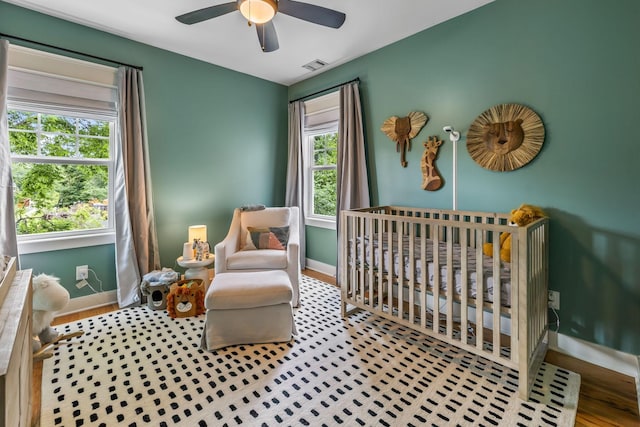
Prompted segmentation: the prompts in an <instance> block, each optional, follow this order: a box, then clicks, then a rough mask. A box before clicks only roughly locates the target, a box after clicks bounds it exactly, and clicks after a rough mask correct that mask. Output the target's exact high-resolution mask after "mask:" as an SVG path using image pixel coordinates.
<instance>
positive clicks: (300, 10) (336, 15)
mask: <svg viewBox="0 0 640 427" xmlns="http://www.w3.org/2000/svg"><path fill="white" fill-rule="evenodd" d="M278 12H279V13H284V14H285V15H289V16H293V17H294V18H298V19H302V20H304V21H308V22H313V23H314V24H318V25H324V26H325V27H331V28H340V27H341V26H342V24H343V23H344V20H345V18H346V17H347V15H345V14H344V13H342V12H338V11H337V10H333V9H327V8H326V7H322V6H316V5H314V4H309V3H302V2H299V1H293V0H280V1H278Z"/></svg>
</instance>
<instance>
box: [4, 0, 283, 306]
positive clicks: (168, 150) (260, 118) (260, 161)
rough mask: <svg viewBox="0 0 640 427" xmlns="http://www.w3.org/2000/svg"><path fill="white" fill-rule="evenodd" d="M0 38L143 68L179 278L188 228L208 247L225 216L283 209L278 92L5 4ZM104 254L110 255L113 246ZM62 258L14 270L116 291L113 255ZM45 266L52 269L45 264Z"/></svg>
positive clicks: (158, 207) (76, 253) (163, 214)
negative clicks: (92, 279) (86, 280)
mask: <svg viewBox="0 0 640 427" xmlns="http://www.w3.org/2000/svg"><path fill="white" fill-rule="evenodd" d="M0 32H1V33H5V34H10V35H14V36H18V37H23V38H27V39H31V40H35V41H39V42H43V43H47V44H51V45H54V46H61V47H64V48H67V49H72V50H77V51H80V52H83V53H88V54H92V55H96V56H100V57H104V58H109V59H115V60H118V61H121V62H125V63H129V64H135V65H140V66H143V67H144V86H145V94H146V109H147V128H148V139H149V152H150V162H151V177H152V182H153V189H154V191H153V198H154V205H155V218H156V222H157V229H158V240H159V248H160V254H161V261H162V265H163V266H165V267H173V268H175V269H176V270H179V271H183V269H181V268H180V267H179V266H177V265H176V264H175V259H176V257H178V256H180V255H182V244H183V243H184V242H186V241H187V228H188V226H189V225H193V224H206V225H207V226H208V237H209V240H210V241H211V242H217V241H220V240H222V239H223V238H224V236H225V234H226V232H227V230H228V228H229V223H230V222H231V216H232V213H233V208H235V207H237V206H240V205H243V204H248V203H264V204H267V205H282V204H283V203H284V192H285V190H284V183H285V176H286V173H285V170H286V158H287V144H286V140H287V88H286V87H285V86H282V85H279V84H276V83H272V82H268V81H265V80H262V79H258V78H255V77H252V76H249V75H246V74H242V73H238V72H235V71H231V70H229V69H225V68H222V67H218V66H215V65H211V64H207V63H204V62H201V61H197V60H194V59H191V58H187V57H185V56H181V55H177V54H174V53H171V52H168V51H165V50H161V49H157V48H154V47H151V46H148V45H144V44H141V43H137V42H133V41H130V40H127V39H124V38H121V37H117V36H114V35H111V34H107V33H104V32H101V31H96V30H93V29H90V28H88V27H84V26H80V25H76V24H73V23H70V22H66V21H63V20H60V19H56V18H52V17H49V16H46V15H42V14H40V13H36V12H32V11H29V10H26V9H23V8H19V7H16V6H13V5H10V4H8V3H4V2H0ZM15 43H16V44H18V43H19V42H15ZM23 44H24V43H23ZM30 47H34V48H38V47H37V46H30ZM54 53H61V52H55V51H54ZM107 65H110V64H107ZM108 247H110V248H111V252H113V250H114V249H113V245H108ZM61 254H62V255H60V254H58V253H52V252H51V253H42V254H33V255H24V256H22V257H21V260H22V267H23V268H34V270H37V271H44V269H43V266H46V267H47V269H48V271H46V272H48V273H51V274H56V275H58V276H59V277H61V278H69V280H72V282H71V283H65V285H66V286H67V287H68V288H69V290H70V291H71V292H72V293H73V294H74V295H77V293H76V288H75V286H73V284H74V283H75V266H76V265H83V264H87V265H89V267H90V268H93V269H94V270H96V271H100V272H104V274H103V275H101V277H100V279H101V280H103V281H104V282H105V286H115V285H114V284H113V280H114V277H115V274H114V273H113V265H114V255H113V253H112V254H111V255H110V256H105V254H104V253H103V252H102V250H100V251H98V252H97V253H96V252H95V251H94V250H90V249H78V250H67V251H61ZM53 258H55V259H57V260H58V262H56V263H50V262H48V260H49V259H53ZM106 282H111V283H106Z"/></svg>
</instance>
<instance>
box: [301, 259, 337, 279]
mask: <svg viewBox="0 0 640 427" xmlns="http://www.w3.org/2000/svg"><path fill="white" fill-rule="evenodd" d="M306 263H307V268H308V269H309V270H313V271H317V272H318V273H322V274H326V275H327V276H331V277H336V267H335V266H334V265H331V264H325V263H323V262H320V261H314V260H312V259H309V258H307V259H306Z"/></svg>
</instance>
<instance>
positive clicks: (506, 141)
mask: <svg viewBox="0 0 640 427" xmlns="http://www.w3.org/2000/svg"><path fill="white" fill-rule="evenodd" d="M543 143H544V125H543V124H542V120H540V117H539V116H538V114H536V113H535V112H534V111H533V110H531V109H530V108H529V107H525V106H524V105H519V104H499V105H495V106H493V107H491V108H489V109H488V110H486V111H485V112H483V113H482V114H480V115H479V116H478V117H477V118H476V119H475V120H474V121H473V123H471V126H470V127H469V131H468V132H467V150H468V151H469V155H471V158H472V159H473V160H474V161H475V162H476V163H478V164H479V165H480V166H482V167H483V168H486V169H490V170H493V171H500V172H505V171H512V170H515V169H518V168H521V167H522V166H524V165H526V164H527V163H529V162H530V161H531V160H533V158H534V157H536V155H537V154H538V153H539V152H540V149H541V148H542V144H543Z"/></svg>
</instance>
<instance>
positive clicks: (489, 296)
mask: <svg viewBox="0 0 640 427" xmlns="http://www.w3.org/2000/svg"><path fill="white" fill-rule="evenodd" d="M382 238H383V242H382V251H379V250H378V248H379V239H378V236H377V234H374V235H373V236H371V237H370V236H365V237H364V238H357V239H356V241H357V262H358V263H362V258H363V257H362V241H363V240H364V253H365V261H364V262H365V265H366V266H368V267H372V266H373V267H374V268H376V269H377V268H379V267H380V260H379V257H380V252H382V254H383V255H382V256H383V258H384V265H383V272H384V273H388V272H389V240H388V234H387V233H385V234H384V235H383V236H382ZM371 241H373V253H374V261H373V262H372V261H371V250H370V246H371ZM350 243H352V242H350ZM352 246H353V245H352V244H350V245H349V248H350V250H351V248H352ZM413 246H414V257H413V258H414V273H412V272H411V271H410V270H411V264H410V263H409V247H410V241H409V236H403V239H402V257H403V262H402V264H403V274H404V278H405V279H406V280H412V281H413V282H414V283H416V284H422V283H423V282H422V263H421V261H420V257H421V254H422V247H421V241H420V239H419V238H415V239H414V245H413ZM425 246H426V247H425V250H426V263H427V269H428V271H429V284H430V285H429V286H430V287H432V286H433V283H434V280H435V270H434V262H433V240H432V239H425ZM392 248H393V271H394V276H395V277H398V275H399V274H398V272H399V262H400V260H399V258H400V254H399V251H398V238H397V235H396V234H395V233H393V235H392ZM452 249H453V263H452V264H453V268H454V283H455V291H456V294H457V295H460V294H461V292H462V286H463V281H462V271H461V262H460V259H461V253H462V250H461V247H460V245H459V244H453V245H452ZM348 256H349V262H352V261H353V260H352V254H351V251H350V253H349V255H348ZM438 257H439V259H438V262H439V265H440V290H441V291H442V292H446V290H447V265H446V263H447V243H446V242H438ZM482 265H483V274H484V286H483V289H484V295H483V299H484V300H485V301H487V302H493V294H494V291H493V290H494V279H493V258H492V257H488V256H486V255H484V254H483V255H482ZM476 270H477V263H476V251H475V249H473V248H468V250H467V287H468V294H467V295H468V296H469V297H470V298H476V295H477V291H476V281H477V273H476ZM500 303H501V305H502V306H504V307H510V306H511V265H510V264H509V263H506V262H504V261H500Z"/></svg>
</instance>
